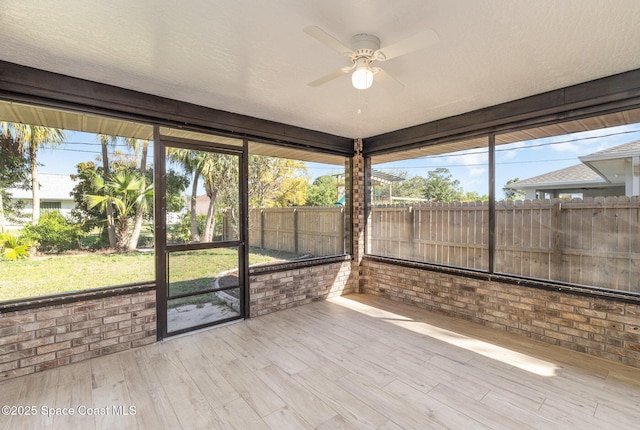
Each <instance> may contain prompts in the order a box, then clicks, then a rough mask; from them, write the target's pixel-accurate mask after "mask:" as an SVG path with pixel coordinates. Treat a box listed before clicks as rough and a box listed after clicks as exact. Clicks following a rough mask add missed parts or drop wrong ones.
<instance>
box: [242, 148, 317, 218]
mask: <svg viewBox="0 0 640 430" xmlns="http://www.w3.org/2000/svg"><path fill="white" fill-rule="evenodd" d="M248 180H249V206H250V207H253V208H265V207H274V206H287V205H290V204H296V205H302V204H304V202H305V200H306V187H307V186H308V179H307V168H306V166H305V164H304V161H299V160H290V159H286V158H276V157H266V156H263V155H255V154H252V155H250V156H249V179H248Z"/></svg>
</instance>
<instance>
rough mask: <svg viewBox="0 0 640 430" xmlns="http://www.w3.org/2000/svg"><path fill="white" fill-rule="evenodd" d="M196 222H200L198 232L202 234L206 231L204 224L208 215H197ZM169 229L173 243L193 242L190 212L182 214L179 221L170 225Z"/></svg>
mask: <svg viewBox="0 0 640 430" xmlns="http://www.w3.org/2000/svg"><path fill="white" fill-rule="evenodd" d="M196 222H197V223H198V234H200V235H202V233H203V232H204V225H205V223H206V222H207V216H206V215H196ZM168 230H169V231H168V235H169V241H171V242H173V243H189V242H191V217H190V215H189V212H187V213H186V214H183V215H180V219H179V220H178V222H177V223H175V224H173V225H171V226H169V229H168Z"/></svg>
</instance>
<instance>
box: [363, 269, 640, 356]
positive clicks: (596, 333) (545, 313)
mask: <svg viewBox="0 0 640 430" xmlns="http://www.w3.org/2000/svg"><path fill="white" fill-rule="evenodd" d="M361 277H362V285H363V291H362V292H364V293H367V294H374V295H378V296H382V297H386V298H389V299H391V300H396V301H400V302H404V303H409V304H413V305H416V306H418V307H420V308H423V309H426V310H429V311H433V312H439V313H442V314H445V315H449V316H452V317H457V318H463V319H466V320H470V321H474V322H476V323H479V324H483V325H486V326H490V327H494V328H498V329H502V330H506V331H508V332H511V333H516V334H519V335H522V336H527V337H530V338H533V339H536V340H540V341H543V342H547V343H550V344H553V345H558V346H562V347H565V348H569V349H572V350H574V351H580V352H583V353H586V354H590V355H594V356H597V357H601V358H604V359H608V360H612V361H615V362H619V363H623V364H626V365H629V366H634V367H640V305H638V304H634V303H628V302H624V301H616V300H608V299H600V298H596V297H592V296H585V295H579V294H571V293H566V292H559V291H551V290H545V289H540V288H533V287H527V286H522V285H516V284H511V283H506V282H497V281H492V280H483V279H475V278H472V277H466V276H460V275H456V274H452V273H444V272H439V271H432V270H428V269H423V268H415V267H405V266H400V265H397V264H390V263H386V262H381V261H378V260H372V259H367V258H365V259H364V260H363V262H362V264H361Z"/></svg>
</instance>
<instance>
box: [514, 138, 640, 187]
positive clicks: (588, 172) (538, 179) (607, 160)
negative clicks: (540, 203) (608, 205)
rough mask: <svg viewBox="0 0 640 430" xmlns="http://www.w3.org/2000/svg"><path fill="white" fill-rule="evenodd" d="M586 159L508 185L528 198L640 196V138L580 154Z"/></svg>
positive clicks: (580, 158)
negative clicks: (591, 152) (579, 162)
mask: <svg viewBox="0 0 640 430" xmlns="http://www.w3.org/2000/svg"><path fill="white" fill-rule="evenodd" d="M578 159H579V160H580V161H581V162H582V163H581V164H576V165H574V166H570V167H566V168H564V169H560V170H555V171H553V172H549V173H545V174H543V175H539V176H534V177H532V178H528V179H523V180H520V181H518V182H514V183H512V184H509V185H507V186H506V188H510V189H517V190H522V191H523V192H524V193H525V197H524V198H525V199H536V198H539V199H543V198H555V197H564V196H576V195H579V196H581V197H597V196H637V195H640V140H637V141H633V142H629V143H625V144H623V145H619V146H614V147H613V148H609V149H605V150H602V151H598V152H594V153H593V154H589V155H585V156H582V157H578Z"/></svg>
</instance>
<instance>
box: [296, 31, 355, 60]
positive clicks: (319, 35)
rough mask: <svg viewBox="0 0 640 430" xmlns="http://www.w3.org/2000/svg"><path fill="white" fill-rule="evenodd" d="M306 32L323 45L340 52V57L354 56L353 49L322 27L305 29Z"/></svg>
mask: <svg viewBox="0 0 640 430" xmlns="http://www.w3.org/2000/svg"><path fill="white" fill-rule="evenodd" d="M304 32H305V33H307V34H308V35H309V36H311V37H313V38H314V39H316V40H317V41H318V42H320V43H322V44H323V45H325V46H328V47H329V48H331V49H333V50H334V51H336V52H338V53H339V54H340V55H344V56H346V57H348V56H350V55H351V54H353V51H352V50H351V49H349V48H347V47H346V46H345V45H344V44H343V43H342V42H340V41H339V40H338V39H336V38H335V37H333V36H332V35H330V34H329V33H327V32H326V31H324V30H323V29H321V28H320V27H316V26H313V25H312V26H309V27H305V29H304Z"/></svg>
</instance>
